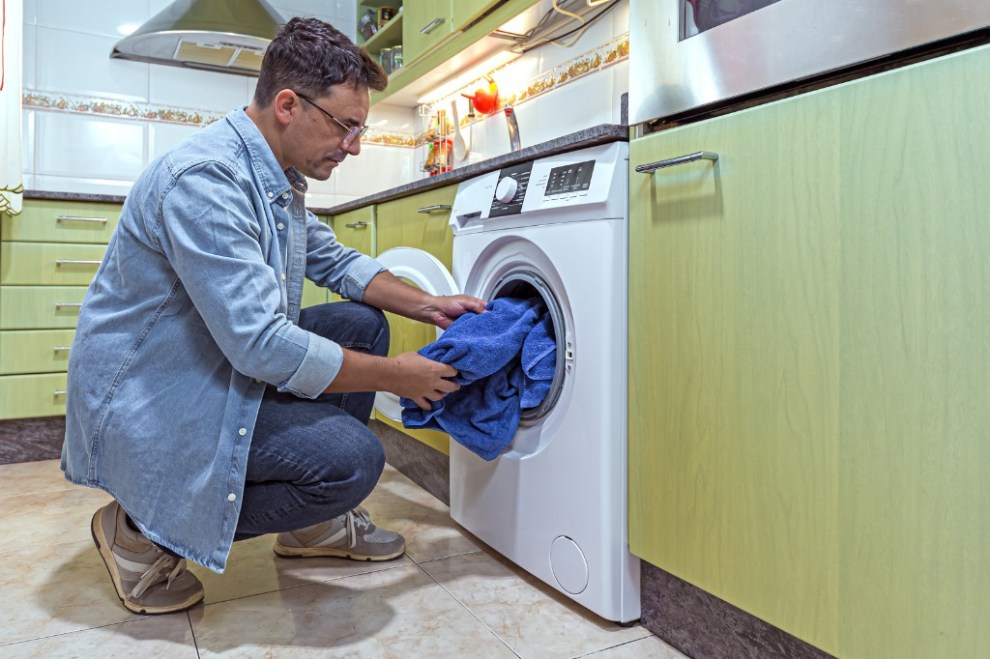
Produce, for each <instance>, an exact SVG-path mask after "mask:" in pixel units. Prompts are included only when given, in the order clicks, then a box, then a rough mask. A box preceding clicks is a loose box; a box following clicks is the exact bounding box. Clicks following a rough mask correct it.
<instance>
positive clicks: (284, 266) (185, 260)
mask: <svg viewBox="0 0 990 659" xmlns="http://www.w3.org/2000/svg"><path fill="white" fill-rule="evenodd" d="M386 82H387V79H386V77H385V75H384V73H383V71H382V69H381V67H380V66H379V65H378V64H377V63H375V62H374V61H373V60H372V59H371V58H370V57H369V56H368V54H367V53H366V52H365V51H364V50H363V49H360V48H358V47H356V46H355V45H354V44H353V43H351V42H350V41H349V40H348V39H347V38H346V37H345V36H344V35H343V34H341V33H340V32H338V31H337V30H335V29H334V28H333V27H331V26H330V25H327V24H326V23H323V22H321V21H318V20H316V19H305V20H303V19H298V18H297V19H292V20H291V21H289V23H288V24H287V25H285V26H284V27H283V28H282V30H280V31H279V34H278V35H277V36H276V38H275V39H274V41H273V42H272V43H271V45H270V46H269V48H268V51H267V53H266V54H265V57H264V61H263V63H262V69H261V73H260V75H259V78H258V86H257V89H256V92H255V95H254V99H253V100H252V102H251V104H250V105H249V106H248V107H247V108H246V109H245V110H237V111H235V112H232V113H230V114H229V115H227V116H226V117H225V118H224V119H223V120H221V121H218V122H216V123H215V124H213V125H212V126H209V127H208V128H205V129H204V130H203V131H201V132H200V133H198V134H197V135H196V136H194V137H193V138H191V139H189V140H186V141H185V142H184V143H182V144H180V145H178V146H177V147H176V148H174V149H173V150H172V151H170V152H169V153H167V154H165V155H164V156H163V157H161V158H159V159H158V160H156V161H155V162H154V163H152V164H151V165H150V166H149V168H148V170H147V171H145V172H144V173H143V174H142V175H141V177H140V178H139V179H138V180H137V182H136V183H135V184H134V187H133V189H132V191H131V193H130V194H129V195H128V197H127V200H126V202H125V204H124V207H123V211H122V213H121V217H120V223H119V225H118V227H117V230H116V231H115V232H114V235H113V237H112V238H111V240H110V245H109V248H108V250H107V254H106V257H105V258H104V260H103V263H102V264H101V266H100V268H99V271H98V272H97V274H96V277H95V279H94V281H93V283H92V285H91V286H90V288H89V291H88V292H87V294H86V298H85V300H84V302H83V307H82V310H81V312H80V315H79V323H78V327H77V330H76V336H75V340H74V343H73V348H72V353H71V355H72V356H71V359H70V362H69V386H68V399H67V403H68V405H67V410H66V426H67V427H66V438H65V445H64V448H63V452H62V469H63V470H64V471H65V475H66V478H67V479H68V480H70V481H72V482H74V483H79V484H83V485H88V486H91V487H99V488H102V489H104V490H106V491H107V492H109V493H110V494H111V495H112V496H113V497H114V499H115V500H114V501H113V502H111V503H110V504H108V505H107V506H105V507H103V508H101V509H100V510H98V511H97V512H96V514H95V515H94V517H93V520H92V523H91V528H92V532H93V538H94V540H95V542H96V544H97V547H98V548H99V551H100V555H101V556H102V558H103V560H104V562H105V563H106V566H107V570H108V572H109V573H110V577H111V580H112V581H113V585H114V588H115V589H116V591H117V595H118V597H119V598H120V600H121V602H122V603H123V604H124V606H125V607H127V608H128V609H130V610H132V611H136V612H139V613H169V612H173V611H181V610H183V609H186V608H189V607H190V606H192V605H194V604H196V603H197V602H199V601H200V600H201V599H202V598H203V587H202V584H201V583H200V582H199V580H198V579H196V577H195V576H193V575H192V574H191V573H190V572H188V571H186V569H185V567H186V564H185V559H186V558H188V559H190V560H193V561H196V562H197V563H201V564H203V565H205V566H207V567H209V568H211V569H213V570H215V571H218V572H222V571H223V569H224V567H225V565H226V560H227V556H228V553H229V551H230V547H231V544H232V542H233V541H235V540H240V539H244V538H250V537H254V536H257V535H261V534H264V533H278V534H279V535H278V536H277V538H276V542H275V552H276V553H277V554H279V555H283V556H336V557H344V558H352V559H358V560H387V559H391V558H395V557H397V556H399V555H401V554H402V553H403V551H404V550H405V542H404V540H403V538H402V537H401V536H399V535H398V534H396V533H392V532H390V531H386V530H384V529H380V528H377V527H375V525H374V524H373V523H372V522H371V520H370V519H369V518H368V515H367V513H366V512H365V511H364V510H363V509H361V508H358V507H357V506H358V504H359V503H360V502H361V501H362V500H363V499H364V498H365V497H366V496H367V495H368V494H369V493H370V492H371V490H372V488H373V487H374V485H375V484H376V483H377V481H378V478H379V476H380V475H381V471H382V469H383V466H384V454H383V451H382V447H381V444H380V443H379V442H378V439H377V437H375V436H374V434H373V433H372V432H371V431H370V430H369V429H368V427H367V422H368V418H369V416H370V413H371V408H372V403H373V396H374V392H375V391H379V390H383V391H391V392H393V393H395V394H398V395H400V396H405V397H408V398H412V399H413V400H415V401H417V403H418V404H420V405H422V406H423V407H424V408H426V407H428V406H429V404H430V401H434V400H438V399H439V398H441V397H443V396H444V395H445V394H447V393H449V392H451V391H454V390H456V389H457V385H456V384H454V383H453V382H451V381H450V378H451V377H453V376H454V375H456V371H455V370H454V369H453V368H451V367H449V366H447V365H444V364H440V363H437V362H433V361H430V360H428V359H426V358H424V357H421V356H419V355H417V354H415V353H408V354H403V355H399V356H397V357H394V358H387V357H385V356H384V355H386V354H387V351H388V342H389V338H388V325H387V323H386V321H385V317H384V314H382V312H381V311H380V310H387V311H391V312H394V313H398V314H401V315H404V316H406V317H409V318H412V319H416V320H420V321H423V322H430V323H433V324H436V325H438V326H440V327H446V326H449V325H450V324H451V323H452V322H453V320H454V319H455V318H457V317H459V316H460V315H462V314H463V313H464V312H466V311H475V312H481V311H482V310H483V308H484V303H483V302H482V301H481V300H479V299H477V298H472V297H468V296H463V295H457V296H450V297H435V296H431V295H428V294H426V293H424V292H423V291H420V290H419V289H417V288H414V287H412V286H408V285H406V284H404V283H402V282H400V281H399V280H398V279H396V278H395V277H394V276H392V275H391V274H390V273H388V272H387V271H385V270H384V269H383V268H382V267H381V266H380V265H379V264H378V263H377V262H376V261H374V260H373V259H371V258H369V257H367V256H364V255H361V254H359V253H357V252H355V251H353V250H351V249H348V248H346V247H344V246H342V245H340V244H339V243H337V242H336V239H335V237H334V234H333V232H332V230H330V229H329V228H328V227H326V226H325V225H322V224H320V223H319V222H318V221H317V220H316V218H315V217H314V216H313V215H312V214H311V213H308V212H307V211H306V210H305V208H304V206H303V200H302V195H301V190H303V189H304V188H305V179H304V178H303V176H308V177H310V178H315V179H319V180H325V179H327V178H328V177H329V176H330V174H331V173H332V172H333V170H334V169H335V168H336V167H337V166H338V165H340V163H341V162H342V161H343V160H344V159H345V158H346V157H347V156H348V155H358V153H359V152H360V150H361V134H362V133H363V131H364V122H365V120H366V119H367V115H368V108H369V103H370V101H369V89H376V90H380V89H383V88H384V87H385V85H386ZM304 277H308V278H310V279H312V280H313V281H315V282H316V283H317V284H321V285H324V286H327V287H329V288H331V289H333V290H335V291H338V292H340V293H341V294H342V295H343V296H344V297H347V298H349V299H350V300H353V302H341V303H336V304H327V305H319V306H316V307H312V308H308V309H302V310H300V308H299V305H300V300H301V297H302V285H303V278H304Z"/></svg>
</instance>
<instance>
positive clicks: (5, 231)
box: [0, 199, 120, 244]
mask: <svg viewBox="0 0 990 659" xmlns="http://www.w3.org/2000/svg"><path fill="white" fill-rule="evenodd" d="M119 218H120V205H119V204H93V203H74V202H65V201H47V200H30V199H29V200H28V201H26V202H24V210H23V211H21V214H20V215H17V216H16V217H10V216H7V215H3V216H0V238H3V240H5V241H7V240H17V241H24V242H49V243H50V242H57V243H103V244H106V243H108V242H110V234H112V233H113V230H114V229H115V228H116V226H117V220H118V219H119Z"/></svg>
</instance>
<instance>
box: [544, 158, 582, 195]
mask: <svg viewBox="0 0 990 659" xmlns="http://www.w3.org/2000/svg"><path fill="white" fill-rule="evenodd" d="M594 171H595V161H594V160H585V161H584V162H576V163H569V164H566V165H561V166H559V167H554V168H553V169H551V170H550V174H549V175H548V176H547V187H546V188H545V189H544V190H543V196H544V197H551V196H553V195H567V194H570V193H575V192H586V191H587V190H588V188H590V187H591V175H592V174H593V173H594Z"/></svg>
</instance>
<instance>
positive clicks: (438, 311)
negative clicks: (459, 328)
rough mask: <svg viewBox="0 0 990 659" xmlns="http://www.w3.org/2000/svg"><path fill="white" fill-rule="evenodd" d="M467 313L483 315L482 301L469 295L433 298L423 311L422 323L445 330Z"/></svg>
mask: <svg viewBox="0 0 990 659" xmlns="http://www.w3.org/2000/svg"><path fill="white" fill-rule="evenodd" d="M468 311H473V312H474V313H483V312H484V311H485V303H484V301H482V300H480V299H478V298H476V297H471V296H470V295H441V296H433V297H432V300H431V302H430V304H428V305H427V306H426V308H425V309H424V310H423V312H424V314H425V318H424V321H425V322H428V323H432V324H434V325H436V326H437V327H439V328H440V329H447V328H448V327H450V326H451V324H452V323H453V322H454V321H455V320H457V319H458V318H460V317H461V316H462V315H464V314H465V313H467V312H468Z"/></svg>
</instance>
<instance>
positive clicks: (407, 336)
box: [375, 185, 457, 453]
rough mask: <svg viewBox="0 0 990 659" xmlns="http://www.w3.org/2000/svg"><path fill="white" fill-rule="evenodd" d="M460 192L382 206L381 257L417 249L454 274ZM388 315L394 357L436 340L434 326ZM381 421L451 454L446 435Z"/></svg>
mask: <svg viewBox="0 0 990 659" xmlns="http://www.w3.org/2000/svg"><path fill="white" fill-rule="evenodd" d="M456 192H457V186H456V185H454V186H448V187H446V188H441V189H439V190H432V191H429V192H423V193H421V194H418V195H413V196H411V197H406V198H404V199H397V200H395V201H390V202H386V203H383V204H379V205H378V207H377V208H376V211H375V212H376V216H377V217H376V223H377V241H378V253H379V254H381V253H382V252H385V251H387V250H389V249H391V248H393V247H416V248H418V249H422V250H424V251H426V252H429V253H430V254H432V255H433V256H435V257H437V259H439V260H440V261H441V262H442V263H443V264H444V265H445V266H446V267H447V269H448V270H450V267H451V258H452V255H453V234H452V233H451V231H450V227H449V226H448V222H449V221H450V209H451V206H452V205H453V203H454V195H455V194H456ZM408 283H412V282H408ZM385 315H386V316H387V317H388V322H389V328H390V329H391V339H392V340H391V345H390V347H389V355H390V356H394V355H399V354H402V353H404V352H415V351H417V350H419V349H420V348H422V347H423V346H425V345H426V344H428V343H432V342H433V341H435V340H436V337H437V330H436V327H434V326H432V325H427V324H425V323H417V322H415V321H412V320H409V319H407V318H403V317H402V316H396V315H394V314H390V313H386V314H385ZM377 418H378V419H379V420H381V421H383V422H384V423H387V424H389V425H391V426H393V427H395V428H398V429H399V430H402V432H404V433H406V434H407V435H410V436H412V437H414V438H416V439H417V440H419V441H421V442H423V443H424V444H426V445H428V446H431V447H432V448H435V449H437V450H438V451H440V452H442V453H449V452H450V439H449V437H448V436H447V435H445V434H443V433H439V432H435V431H432V430H407V429H405V428H403V427H402V425H401V424H400V423H398V422H393V421H392V420H390V419H387V418H385V417H384V415H378V417H377Z"/></svg>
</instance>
